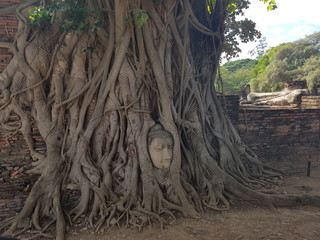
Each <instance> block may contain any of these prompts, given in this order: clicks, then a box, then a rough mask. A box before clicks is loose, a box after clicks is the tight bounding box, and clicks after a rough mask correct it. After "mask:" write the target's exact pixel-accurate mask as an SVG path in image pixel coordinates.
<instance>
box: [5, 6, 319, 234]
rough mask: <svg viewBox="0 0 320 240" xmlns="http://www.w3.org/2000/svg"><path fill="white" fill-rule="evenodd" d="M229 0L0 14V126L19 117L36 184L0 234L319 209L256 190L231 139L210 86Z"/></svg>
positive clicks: (265, 174) (247, 162)
mask: <svg viewBox="0 0 320 240" xmlns="http://www.w3.org/2000/svg"><path fill="white" fill-rule="evenodd" d="M242 2H247V1H234V0H230V1H226V0H210V1H209V0H208V1H204V0H203V1H199V0H182V1H174V0H170V1H156V0H153V1H150V0H132V1H131V0H130V1H126V0H122V1H118V0H115V1H113V0H90V1H89V0H78V1H77V0H64V1H63V0H61V1H49V0H45V1H39V0H26V1H23V2H22V3H21V4H18V5H16V6H14V7H10V8H8V9H2V10H1V12H0V13H8V12H11V11H12V10H14V11H15V12H16V13H17V16H18V19H19V28H18V32H17V34H16V38H15V41H14V42H13V43H12V44H8V43H0V45H1V47H9V48H11V49H12V51H13V52H14V57H13V59H12V61H11V62H10V64H9V65H8V67H7V68H6V69H5V70H4V71H3V72H2V73H1V75H0V91H1V101H0V104H1V107H0V111H1V123H2V124H6V122H7V120H8V117H9V116H10V115H11V114H13V113H14V114H17V115H18V116H19V118H20V120H21V126H20V127H19V129H16V130H19V131H20V132H21V133H22V134H23V136H24V138H25V140H26V143H27V145H28V147H29V150H30V155H31V157H32V159H33V161H34V162H33V165H34V168H33V169H31V170H30V171H29V173H33V174H38V175H39V178H38V180H37V181H36V183H35V184H34V185H33V187H32V190H31V192H30V194H29V196H28V198H27V200H26V202H25V205H24V208H23V209H22V211H21V212H20V213H19V214H18V215H17V216H16V217H15V218H14V219H13V220H8V221H6V222H3V223H1V226H0V229H2V230H5V232H4V234H5V235H16V234H18V233H21V232H23V231H25V230H27V229H33V230H35V232H38V233H39V236H45V237H50V236H49V235H48V233H45V232H44V231H45V230H48V229H50V227H51V225H52V224H55V228H56V233H55V238H56V239H57V240H62V239H64V238H65V237H64V236H65V230H66V222H68V221H69V220H70V222H72V221H75V220H76V219H78V218H79V217H81V216H82V215H86V216H87V219H88V224H89V225H91V226H92V227H93V228H95V229H96V230H99V229H100V227H101V226H102V225H103V224H106V225H108V226H110V225H115V224H119V223H123V222H124V223H125V224H127V225H128V224H132V225H134V226H137V227H141V226H143V225H144V224H147V223H149V222H150V221H153V220H157V221H159V222H160V223H162V218H161V216H162V215H167V216H171V217H173V218H174V213H176V212H181V213H182V214H183V215H185V216H191V217H198V213H199V212H201V211H202V210H203V209H205V208H206V209H207V208H209V209H214V210H218V211H219V210H226V209H228V208H229V207H230V206H229V201H228V200H229V199H230V198H233V197H237V198H240V199H243V200H252V199H254V200H255V202H259V203H261V204H264V205H267V206H270V207H274V206H285V205H296V204H312V205H316V206H319V203H320V198H319V197H314V196H300V195H297V196H295V195H285V196H284V195H279V194H270V191H269V193H267V192H268V191H267V190H266V187H267V186H268V184H270V183H272V182H273V180H272V176H274V175H275V173H274V172H272V171H271V170H270V169H268V168H267V167H266V166H265V165H264V164H263V163H262V162H260V161H259V159H258V158H257V156H256V155H255V154H254V153H253V152H252V151H251V150H250V149H248V148H247V146H246V145H244V144H243V143H242V141H241V140H240V138H239V136H238V134H237V133H236V131H235V129H234V127H233V126H232V124H231V123H230V121H229V120H228V118H227V117H226V115H225V114H224V113H223V111H222V108H221V106H220V103H219V101H218V100H217V96H216V93H215V90H214V89H213V88H212V86H213V83H214V79H215V75H216V72H217V67H218V65H219V59H220V55H221V52H222V48H223V41H224V31H225V20H226V17H227V16H228V9H229V11H231V12H232V9H234V8H236V7H237V6H241V5H235V4H236V3H239V4H241V3H242ZM264 2H268V3H270V4H271V5H273V4H274V1H273V0H270V1H269V0H264ZM230 8H231V10H230ZM33 124H35V125H36V126H37V128H38V130H39V133H40V135H41V137H42V138H43V141H44V143H45V145H46V151H45V152H38V151H36V149H35V147H34V142H33V138H32V131H31V126H32V125H33ZM155 139H157V141H156V142H157V144H155V142H154V141H155ZM154 151H158V153H159V154H161V156H162V157H160V158H155V157H152V156H154V154H153V153H154ZM156 161H160V164H155V162H156ZM68 182H72V183H74V184H77V186H78V188H79V190H80V191H81V196H80V197H79V201H78V202H77V204H76V206H74V208H73V209H72V210H71V211H70V210H69V209H64V208H63V206H62V204H61V199H62V196H63V194H64V189H65V188H64V186H65V184H66V183H68ZM46 220H47V221H46Z"/></svg>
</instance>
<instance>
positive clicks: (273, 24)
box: [232, 0, 320, 60]
mask: <svg viewBox="0 0 320 240" xmlns="http://www.w3.org/2000/svg"><path fill="white" fill-rule="evenodd" d="M276 3H277V6H278V8H277V9H276V10H274V11H267V10H266V7H267V6H266V5H264V4H263V2H260V1H258V0H251V4H250V8H249V9H247V10H246V11H245V17H246V18H249V19H251V20H253V21H254V22H256V24H257V25H256V28H257V29H258V30H259V31H260V32H261V33H262V37H266V42H267V43H268V48H271V47H275V46H277V45H279V44H281V43H285V42H292V41H295V40H298V39H301V38H304V37H305V36H307V35H309V34H312V33H314V32H319V31H320V0H276ZM257 44H258V43H257V42H251V43H247V44H240V48H241V49H242V53H240V57H238V58H236V59H242V58H252V56H250V55H249V54H248V51H250V50H252V49H254V48H255V47H256V45H257ZM232 60H235V59H232Z"/></svg>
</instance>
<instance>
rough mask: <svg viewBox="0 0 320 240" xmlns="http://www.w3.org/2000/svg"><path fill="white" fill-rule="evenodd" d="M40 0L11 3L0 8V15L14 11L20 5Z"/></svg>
mask: <svg viewBox="0 0 320 240" xmlns="http://www.w3.org/2000/svg"><path fill="white" fill-rule="evenodd" d="M37 2H40V0H28V1H22V2H20V3H17V4H14V5H11V6H9V7H4V8H0V16H3V15H7V14H10V13H15V11H16V9H17V8H18V7H20V6H22V5H32V4H34V3H37Z"/></svg>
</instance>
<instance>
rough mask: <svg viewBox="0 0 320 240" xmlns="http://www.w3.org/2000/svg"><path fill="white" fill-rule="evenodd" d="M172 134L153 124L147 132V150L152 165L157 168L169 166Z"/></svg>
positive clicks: (171, 154) (171, 151)
mask: <svg viewBox="0 0 320 240" xmlns="http://www.w3.org/2000/svg"><path fill="white" fill-rule="evenodd" d="M173 144H174V142H173V136H172V134H171V133H170V132H168V131H166V130H164V129H163V127H162V125H161V124H155V125H154V126H153V127H152V128H150V130H149V132H148V150H149V154H150V157H151V160H152V163H153V166H154V167H156V168H159V169H162V168H169V167H170V165H171V162H172V158H173Z"/></svg>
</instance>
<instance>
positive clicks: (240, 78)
mask: <svg viewBox="0 0 320 240" xmlns="http://www.w3.org/2000/svg"><path fill="white" fill-rule="evenodd" d="M257 62H258V61H257V60H253V59H241V60H236V61H230V62H227V63H225V64H224V65H222V66H221V67H220V74H221V82H222V85H223V87H222V89H220V87H219V83H220V81H217V82H216V85H218V86H217V89H218V91H219V92H223V93H224V94H239V91H240V87H241V86H243V85H244V84H247V83H248V82H249V81H250V79H252V78H253V76H254V73H253V68H254V67H255V66H256V64H257Z"/></svg>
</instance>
